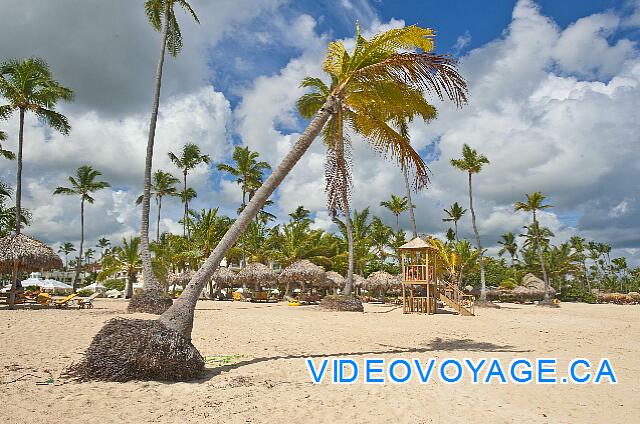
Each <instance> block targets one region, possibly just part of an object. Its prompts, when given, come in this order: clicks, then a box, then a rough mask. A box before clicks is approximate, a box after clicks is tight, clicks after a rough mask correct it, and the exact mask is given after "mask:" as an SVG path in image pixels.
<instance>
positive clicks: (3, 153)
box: [0, 131, 16, 160]
mask: <svg viewBox="0 0 640 424" xmlns="http://www.w3.org/2000/svg"><path fill="white" fill-rule="evenodd" d="M6 139H7V133H5V132H4V131H0V141H5V140H6ZM0 157H3V158H5V159H9V160H14V159H15V158H16V155H15V154H14V153H13V152H12V151H11V150H6V149H3V148H2V144H0Z"/></svg>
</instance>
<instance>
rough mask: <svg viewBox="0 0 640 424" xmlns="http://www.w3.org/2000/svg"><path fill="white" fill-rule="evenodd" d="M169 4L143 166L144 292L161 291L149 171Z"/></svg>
mask: <svg viewBox="0 0 640 424" xmlns="http://www.w3.org/2000/svg"><path fill="white" fill-rule="evenodd" d="M170 6H171V2H166V7H165V13H164V25H163V29H162V47H161V49H160V60H159V61H158V67H157V69H156V88H155V93H154V96H153V105H152V107H151V120H150V122H149V139H148V140H147V152H146V155H147V156H146V159H145V164H144V190H143V193H142V223H141V225H140V251H141V253H142V273H143V276H144V288H145V290H151V289H154V290H158V291H159V290H161V287H160V283H159V282H158V280H157V279H156V278H155V275H154V274H153V268H152V267H151V252H149V213H150V200H151V170H152V168H153V144H154V141H155V136H156V124H157V122H158V108H159V107H160V89H161V87H162V68H163V66H164V56H165V50H166V48H167V35H168V33H169V20H168V19H167V17H168V16H169V7H170Z"/></svg>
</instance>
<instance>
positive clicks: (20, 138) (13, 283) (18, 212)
mask: <svg viewBox="0 0 640 424" xmlns="http://www.w3.org/2000/svg"><path fill="white" fill-rule="evenodd" d="M23 143H24V109H22V108H21V109H20V132H19V133H18V169H17V171H16V235H18V234H20V224H21V221H22V215H21V209H20V208H21V202H22V145H23ZM19 275H20V273H19V272H18V268H17V265H16V267H14V269H13V272H12V273H11V277H12V278H11V291H10V292H9V309H14V308H15V304H16V289H17V287H18V276H19Z"/></svg>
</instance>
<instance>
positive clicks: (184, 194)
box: [178, 187, 198, 239]
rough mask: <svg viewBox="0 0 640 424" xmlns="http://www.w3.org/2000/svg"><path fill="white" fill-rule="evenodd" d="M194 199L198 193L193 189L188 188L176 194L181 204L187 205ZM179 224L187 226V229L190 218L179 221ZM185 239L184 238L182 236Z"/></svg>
mask: <svg viewBox="0 0 640 424" xmlns="http://www.w3.org/2000/svg"><path fill="white" fill-rule="evenodd" d="M196 197H198V192H197V191H195V190H194V189H193V188H191V187H189V188H187V189H186V190H180V191H179V192H178V198H179V199H180V201H181V202H182V203H183V204H189V202H191V201H192V200H193V199H195V198H196ZM178 222H179V223H182V226H183V227H184V226H185V225H186V226H187V228H189V222H190V218H189V216H188V215H187V217H186V219H185V218H184V217H183V218H182V219H181V220H179V221H178ZM183 237H185V239H186V236H183Z"/></svg>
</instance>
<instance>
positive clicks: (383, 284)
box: [364, 271, 399, 290]
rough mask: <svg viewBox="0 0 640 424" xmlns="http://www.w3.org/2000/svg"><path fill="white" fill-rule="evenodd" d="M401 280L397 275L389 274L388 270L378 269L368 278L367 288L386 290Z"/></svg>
mask: <svg viewBox="0 0 640 424" xmlns="http://www.w3.org/2000/svg"><path fill="white" fill-rule="evenodd" d="M397 282H399V280H398V278H397V277H396V276H393V275H391V274H389V273H388V272H386V271H376V272H374V273H373V274H371V275H370V276H369V278H367V282H366V284H365V286H364V287H365V288H366V289H367V290H380V289H383V290H386V289H388V288H390V287H392V286H393V285H394V284H396V283H397Z"/></svg>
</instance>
